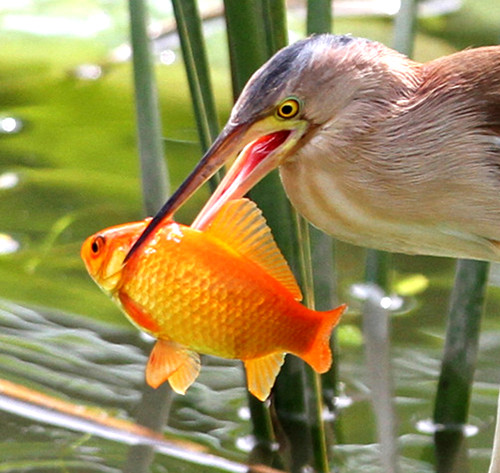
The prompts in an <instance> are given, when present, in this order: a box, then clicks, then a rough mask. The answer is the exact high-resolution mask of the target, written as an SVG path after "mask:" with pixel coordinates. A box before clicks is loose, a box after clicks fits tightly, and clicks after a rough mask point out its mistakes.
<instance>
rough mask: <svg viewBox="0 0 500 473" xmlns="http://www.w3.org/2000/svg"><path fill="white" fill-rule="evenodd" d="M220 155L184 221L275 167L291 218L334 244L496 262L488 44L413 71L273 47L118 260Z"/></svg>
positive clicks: (499, 125) (342, 52)
mask: <svg viewBox="0 0 500 473" xmlns="http://www.w3.org/2000/svg"><path fill="white" fill-rule="evenodd" d="M234 158H236V159H235V160H234V162H233V164H232V165H231V166H230V168H229V170H228V172H227V173H226V175H225V177H224V178H223V180H222V181H221V182H220V184H219V186H218V187H217V189H216V190H215V191H214V193H213V194H212V195H211V197H210V198H209V200H208V201H207V203H206V205H205V206H204V207H203V209H202V211H201V212H200V214H199V215H198V217H197V218H196V220H195V221H194V222H193V227H195V228H200V229H203V228H206V226H207V225H209V223H210V221H211V220H212V219H213V218H214V216H215V215H216V214H217V211H218V210H219V209H220V208H221V207H222V206H223V205H224V203H225V202H227V201H228V200H231V199H235V198H239V197H241V196H243V195H244V194H245V193H246V192H248V191H249V190H250V189H251V188H252V187H253V186H254V185H255V184H256V183H257V182H258V181H260V180H261V179H262V178H263V177H264V176H265V175H266V174H268V173H269V172H271V171H272V170H274V169H276V168H278V169H279V173H280V177H281V182H282V184H283V187H284V189H285V192H286V194H287V196H288V198H289V200H290V201H291V203H292V205H293V206H294V207H295V208H296V210H297V211H298V212H299V213H300V214H302V215H303V216H304V217H305V218H306V219H307V220H309V221H310V222H311V223H312V224H313V225H314V226H316V227H318V228H319V229H321V230H323V231H324V232H326V233H328V234H330V235H333V236H334V237H336V238H337V239H340V240H344V241H346V242H348V243H351V244H354V245H359V246H365V247H371V248H375V249H379V250H386V251H390V252H396V253H406V254H422V255H434V256H445V257H460V258H468V259H476V260H487V261H500V47H499V46H484V47H479V48H472V49H466V50H463V51H460V52H456V53H454V54H451V55H448V56H444V57H441V58H438V59H434V60H432V61H429V62H426V63H420V62H417V61H414V60H412V59H409V58H408V57H407V56H405V55H403V54H400V53H399V52H397V51H395V50H393V49H391V48H389V47H387V46H385V45H383V44H382V43H379V42H377V41H372V40H369V39H365V38H358V37H355V36H351V35H332V34H322V35H315V36H311V37H308V38H306V39H303V40H299V41H298V42H296V43H293V44H291V45H289V46H287V47H285V48H283V49H281V50H280V51H278V52H277V53H276V54H275V55H274V56H272V57H271V58H270V59H269V60H268V61H267V62H266V63H265V64H264V65H263V66H261V67H260V69H258V70H257V71H256V72H255V73H254V74H253V76H252V77H251V78H250V79H249V81H248V83H247V84H246V86H245V87H244V89H243V90H242V92H241V94H240V96H239V97H238V99H237V101H236V103H235V105H234V107H233V109H232V111H231V114H230V117H229V120H228V122H227V124H226V125H225V126H224V128H223V129H222V131H221V133H220V135H219V136H218V137H217V138H216V140H215V141H214V142H213V144H212V146H211V147H210V148H209V150H208V151H207V152H206V153H205V155H204V156H203V157H202V158H201V160H200V161H199V163H198V164H197V165H196V167H195V168H194V170H193V171H192V172H191V174H189V175H188V177H187V178H186V179H185V180H184V182H183V183H182V184H181V185H180V187H179V188H178V189H177V190H176V192H175V193H174V194H173V195H172V196H171V198H170V199H169V200H168V201H167V202H166V203H165V204H164V206H163V207H162V208H161V209H160V211H159V212H158V213H157V214H156V215H155V217H154V218H153V219H152V220H151V222H150V224H149V225H148V227H146V229H145V231H144V232H143V233H142V235H141V237H140V238H139V239H138V240H137V241H136V244H135V245H134V246H133V247H132V248H131V250H130V251H129V253H128V255H127V258H125V261H126V260H127V259H128V257H129V256H130V255H131V254H133V253H134V251H136V250H137V248H138V247H140V246H141V245H142V244H143V243H144V241H145V240H147V239H148V238H149V236H150V235H151V234H152V233H154V230H155V228H156V227H157V226H158V225H159V224H160V223H161V222H162V221H164V220H165V219H167V218H170V216H171V215H172V214H173V213H174V212H175V211H176V210H177V209H178V208H179V207H180V206H181V205H182V204H183V203H184V202H185V201H186V200H187V199H188V198H189V197H190V196H191V195H192V194H193V193H194V192H195V191H196V190H197V189H198V188H199V187H200V186H201V185H202V184H203V183H204V182H206V181H207V180H208V179H209V178H210V177H211V176H212V175H213V174H214V173H215V172H216V171H217V170H218V169H219V168H221V167H222V166H223V165H224V164H225V163H227V162H230V161H231V160H232V159H234Z"/></svg>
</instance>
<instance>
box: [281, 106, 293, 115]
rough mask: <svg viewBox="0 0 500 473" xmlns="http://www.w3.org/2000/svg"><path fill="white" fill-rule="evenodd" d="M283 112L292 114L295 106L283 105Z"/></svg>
mask: <svg viewBox="0 0 500 473" xmlns="http://www.w3.org/2000/svg"><path fill="white" fill-rule="evenodd" d="M281 113H282V114H283V115H291V114H292V113H293V107H292V106H291V105H288V104H287V105H283V107H281Z"/></svg>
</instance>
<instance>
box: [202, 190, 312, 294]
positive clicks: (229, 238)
mask: <svg viewBox="0 0 500 473" xmlns="http://www.w3.org/2000/svg"><path fill="white" fill-rule="evenodd" d="M206 234H207V235H211V236H213V237H214V238H217V239H219V240H221V241H223V242H225V243H226V244H227V245H229V246H230V247H231V248H233V249H234V250H235V251H237V252H238V253H240V254H242V255H245V256H246V257H248V258H249V259H251V260H252V261H254V262H255V263H256V264H258V265H259V266H260V267H261V268H263V269H264V270H265V271H266V272H267V273H269V274H270V275H271V276H272V277H273V278H275V279H276V280H278V281H279V282H280V283H281V284H283V286H285V287H286V288H287V289H288V290H289V291H290V292H291V293H292V295H293V297H294V298H295V299H296V300H301V299H302V293H301V292H300V288H299V286H298V284H297V281H295V277H294V276H293V273H292V271H291V270H290V268H289V266H288V264H287V262H286V260H285V258H284V257H283V255H282V254H281V252H280V250H279V248H278V246H277V245H276V242H275V241H274V239H273V236H272V234H271V230H270V228H269V227H268V226H267V223H266V221H265V219H264V217H263V216H262V212H261V211H260V210H259V209H258V208H257V206H256V205H255V203H254V202H252V201H250V200H248V199H235V200H230V201H229V202H227V203H225V204H224V205H223V206H222V207H221V209H220V211H219V212H218V213H217V215H216V216H215V218H214V219H213V221H212V223H211V224H210V226H209V227H208V229H207V230H206Z"/></svg>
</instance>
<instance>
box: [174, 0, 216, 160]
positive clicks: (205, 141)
mask: <svg viewBox="0 0 500 473" xmlns="http://www.w3.org/2000/svg"><path fill="white" fill-rule="evenodd" d="M172 6H173V9H174V14H175V20H176V22H177V32H178V34H179V39H180V42H181V48H182V55H183V58H184V65H185V69H186V74H187V77H188V82H189V89H190V92H191V102H192V104H193V108H194V115H195V119H196V124H197V127H198V135H199V137H200V142H201V148H202V151H203V152H205V151H206V150H207V149H208V148H209V146H210V144H211V143H212V141H214V139H215V138H216V137H217V134H218V132H219V125H218V120H217V112H216V107H215V99H214V95H213V92H212V85H211V80H210V73H209V68H208V61H207V54H206V48H205V41H204V39H203V31H202V23H201V19H200V15H199V13H198V8H197V3H196V0H172Z"/></svg>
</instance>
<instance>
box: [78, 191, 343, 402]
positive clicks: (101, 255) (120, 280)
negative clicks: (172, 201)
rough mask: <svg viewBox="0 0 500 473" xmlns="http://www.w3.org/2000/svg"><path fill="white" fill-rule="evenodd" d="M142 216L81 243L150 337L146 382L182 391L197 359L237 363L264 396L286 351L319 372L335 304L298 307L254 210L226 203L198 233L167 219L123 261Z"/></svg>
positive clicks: (244, 203)
mask: <svg viewBox="0 0 500 473" xmlns="http://www.w3.org/2000/svg"><path fill="white" fill-rule="evenodd" d="M148 221H149V219H147V220H144V221H142V222H136V223H127V224H123V225H118V226H116V227H112V228H108V229H106V230H103V231H101V232H99V233H97V234H95V235H93V236H91V237H89V238H87V240H86V241H85V242H84V244H83V246H82V251H81V255H82V259H83V261H84V262H85V265H86V267H87V270H88V272H89V273H90V275H91V276H92V278H93V279H94V281H95V282H96V283H97V284H98V285H99V286H100V287H101V288H102V289H103V290H104V291H105V292H106V293H108V294H109V295H110V296H111V297H112V298H113V300H114V301H115V302H116V303H117V304H118V305H119V306H120V307H121V308H122V309H123V311H124V312H125V314H126V315H127V317H128V318H129V319H130V320H131V321H132V322H133V323H134V324H135V325H137V326H138V327H139V328H140V329H141V330H144V331H145V332H147V333H149V334H151V335H153V336H154V337H155V338H157V339H158V341H157V343H156V344H155V346H154V348H153V350H152V352H151V355H150V358H149V361H148V365H147V368H146V380H147V382H148V384H150V385H151V386H153V387H158V386H159V385H160V384H162V383H163V382H164V381H166V380H168V381H169V383H170V385H171V386H172V388H173V389H174V391H176V392H178V393H181V394H184V393H185V391H186V390H187V388H188V387H189V386H190V385H191V384H192V383H193V382H194V380H195V379H196V377H197V376H198V373H199V371H200V357H199V355H198V353H205V354H210V355H216V356H220V357H223V358H234V359H240V360H242V361H243V362H244V364H245V368H246V372H247V381H248V389H249V390H250V392H251V393H252V394H254V395H255V396H256V397H257V398H258V399H260V400H265V399H266V398H267V397H268V395H269V393H270V391H271V388H272V386H273V384H274V380H275V378H276V376H277V374H278V372H279V370H280V367H281V365H282V364H283V360H284V356H285V353H292V354H294V355H297V356H299V357H301V358H302V359H303V360H305V361H306V362H307V363H309V364H310V365H311V366H312V367H313V368H314V369H315V370H316V371H317V372H320V373H323V372H325V371H326V370H328V368H329V367H330V365H331V362H332V355H331V351H330V347H329V338H330V334H331V331H332V329H333V327H334V326H335V325H336V324H337V322H338V320H339V318H340V316H341V315H342V313H343V311H344V308H345V307H344V306H340V307H338V308H336V309H333V310H331V311H327V312H317V311H313V310H310V309H307V308H306V307H304V306H303V305H301V304H300V303H299V302H297V300H300V299H301V293H300V289H299V287H298V286H297V283H296V281H295V278H294V277H293V274H292V272H291V271H290V269H289V267H288V265H287V263H286V261H285V259H284V258H283V256H282V255H281V253H280V251H279V249H278V247H277V246H276V243H275V242H274V240H273V238H272V235H271V232H270V230H269V227H268V226H267V225H266V222H265V220H264V218H263V217H262V214H261V212H260V210H259V209H258V208H257V207H256V206H255V204H254V203H253V202H251V201H249V200H247V199H238V200H232V201H230V202H228V203H227V204H225V205H224V206H223V207H222V208H221V210H220V211H219V212H218V213H217V215H216V216H215V217H214V219H213V221H212V223H211V224H210V226H209V227H208V228H207V229H206V230H204V231H200V230H197V229H194V228H191V227H188V226H184V225H180V224H178V223H176V222H173V221H169V222H167V223H165V224H163V225H162V226H161V227H159V228H158V229H157V230H156V232H155V233H154V234H153V235H152V236H151V237H150V238H149V240H148V242H147V243H146V244H144V245H143V246H141V247H140V249H139V250H138V251H137V252H135V253H134V254H133V255H132V257H131V258H130V259H129V260H128V261H127V263H126V264H125V265H123V259H124V257H125V255H126V254H127V253H128V251H129V249H130V248H131V246H132V245H133V243H134V242H135V241H136V240H137V238H138V237H139V236H140V235H141V233H142V231H143V230H144V229H145V228H146V226H147V224H148Z"/></svg>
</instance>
